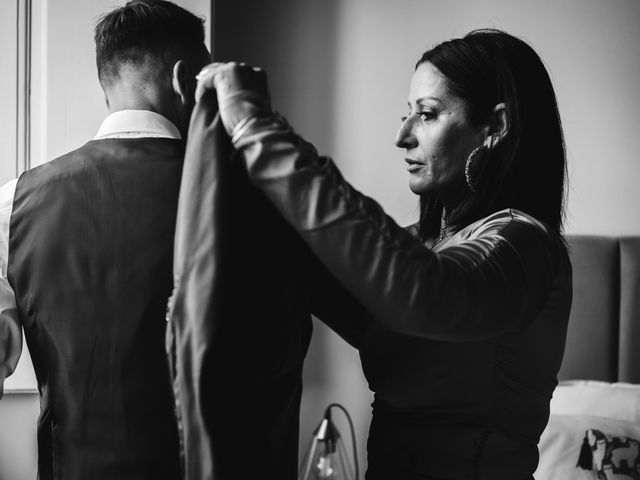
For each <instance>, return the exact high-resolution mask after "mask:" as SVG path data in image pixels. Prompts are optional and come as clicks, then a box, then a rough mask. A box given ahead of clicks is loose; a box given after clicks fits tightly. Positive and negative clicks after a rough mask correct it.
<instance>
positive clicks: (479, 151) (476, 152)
mask: <svg viewBox="0 0 640 480" xmlns="http://www.w3.org/2000/svg"><path fill="white" fill-rule="evenodd" d="M494 142H495V138H494V136H493V135H490V136H488V137H487V138H485V139H484V142H483V143H482V145H480V146H479V147H476V148H474V149H473V150H472V151H471V153H470V154H469V156H468V157H467V162H466V163H465V164H464V178H465V179H466V180H467V186H468V187H469V190H471V191H472V192H475V191H476V190H477V188H478V185H476V184H475V182H474V181H473V180H472V179H471V169H472V168H473V162H475V161H476V159H477V158H478V157H479V156H481V155H484V153H485V152H488V151H489V150H491V149H492V148H493V145H494Z"/></svg>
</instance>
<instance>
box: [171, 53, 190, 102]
mask: <svg viewBox="0 0 640 480" xmlns="http://www.w3.org/2000/svg"><path fill="white" fill-rule="evenodd" d="M188 73H189V66H188V65H187V62H185V61H184V60H178V61H177V62H176V63H175V64H174V65H173V72H172V75H171V85H172V87H173V92H174V93H175V94H176V96H177V97H178V98H180V102H181V103H182V104H183V105H187V104H188V103H189V82H188V78H189V77H188Z"/></svg>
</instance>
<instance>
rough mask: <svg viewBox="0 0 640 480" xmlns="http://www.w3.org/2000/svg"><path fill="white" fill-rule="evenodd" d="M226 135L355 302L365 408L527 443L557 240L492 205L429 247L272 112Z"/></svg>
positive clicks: (565, 282) (556, 356)
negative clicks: (366, 388)
mask: <svg viewBox="0 0 640 480" xmlns="http://www.w3.org/2000/svg"><path fill="white" fill-rule="evenodd" d="M239 105H240V104H239ZM226 108H234V107H233V104H232V106H230V107H229V106H227V107H226ZM239 108H241V106H240V107H239ZM234 140H235V146H236V148H237V149H238V150H239V151H240V152H241V156H242V159H243V161H244V163H245V165H246V168H247V170H248V172H249V178H250V179H251V181H252V182H253V183H254V185H256V186H257V187H258V188H259V189H260V190H261V191H262V192H263V193H264V194H265V195H266V196H267V197H268V198H269V199H270V200H271V201H272V202H273V203H274V204H275V205H276V207H277V208H278V210H279V211H280V213H281V214H282V215H283V216H284V217H285V218H286V219H287V220H288V221H289V222H290V223H291V224H292V225H293V226H294V227H295V228H296V229H297V230H298V232H299V233H300V234H301V235H302V237H303V238H304V239H305V241H306V242H307V244H308V245H309V246H310V247H311V249H312V250H313V251H314V253H315V254H316V255H317V256H318V258H319V259H320V260H321V261H322V263H323V264H324V265H325V266H326V267H327V268H328V270H329V271H330V272H331V273H332V274H333V275H334V276H335V277H336V278H337V279H338V280H339V282H340V283H341V284H343V285H344V286H345V287H346V289H347V290H348V291H349V292H350V293H351V294H352V295H353V296H354V297H355V298H356V299H357V300H358V301H359V302H360V304H361V305H362V306H363V307H364V309H366V310H367V311H368V315H370V318H371V321H369V322H363V321H362V320H361V318H360V319H359V320H358V321H359V322H360V323H359V326H358V327H357V332H353V331H352V332H351V334H352V336H353V337H352V338H355V340H354V341H353V342H352V343H354V344H357V345H358V346H359V348H360V354H361V358H362V363H363V368H364V372H365V374H366V377H367V379H368V381H369V384H370V387H371V389H372V390H373V391H374V392H375V394H376V404H377V407H378V410H379V411H385V412H386V413H389V412H391V414H393V415H394V416H395V418H403V417H405V418H406V419H407V420H409V421H414V422H421V423H424V424H442V423H445V424H455V423H464V424H480V425H486V426H489V427H491V428H494V429H496V430H498V431H501V432H503V433H505V434H506V435H508V436H509V437H510V438H513V439H515V440H516V441H518V442H523V443H526V444H529V445H535V444H536V443H537V441H538V439H539V435H540V433H541V432H542V430H543V429H544V426H545V425H546V422H547V419H548V411H549V400H550V398H551V395H552V392H553V390H554V388H555V386H556V384H557V380H556V375H557V372H558V369H559V367H560V364H561V360H562V355H563V350H564V343H565V337H566V328H567V322H568V317H569V311H570V305H571V264H570V261H569V258H568V255H567V251H566V247H565V244H564V242H563V240H562V238H561V237H560V236H559V235H558V234H556V233H554V232H553V231H552V230H551V229H549V228H547V227H546V226H545V225H544V224H542V223H541V222H539V221H537V220H536V219H534V218H532V217H531V216H529V215H527V214H526V213H523V212H519V211H516V210H503V211H500V212H495V213H494V214H493V215H490V216H489V217H487V218H483V219H480V220H478V221H477V222H475V223H473V224H471V225H468V226H466V227H464V228H462V229H461V230H459V231H458V232H457V233H456V234H455V235H453V236H452V237H451V238H449V239H448V240H447V241H446V242H444V243H443V244H442V245H440V246H439V247H438V248H437V249H435V250H434V249H430V248H427V247H426V246H425V245H424V244H423V243H422V242H421V241H420V240H419V239H418V238H417V236H416V235H415V229H404V228H401V227H400V226H398V225H397V224H396V223H395V222H394V221H393V220H392V219H391V218H390V217H388V216H387V215H386V214H385V213H384V211H383V210H382V208H381V207H380V206H379V205H378V204H377V203H376V202H375V201H374V200H372V199H371V198H368V197H366V196H365V195H362V194H361V193H359V192H358V191H356V190H355V189H354V188H353V187H352V186H351V185H350V184H349V183H348V182H346V181H345V180H344V178H343V177H342V175H341V174H340V172H339V171H338V169H337V168H336V166H335V165H334V163H333V162H332V161H331V160H330V159H328V158H325V157H321V156H319V155H318V154H317V152H316V150H315V149H314V147H313V146H312V145H311V144H309V143H307V142H305V141H304V140H303V139H302V138H300V137H299V136H298V135H296V134H295V132H293V131H292V129H291V128H290V127H289V126H288V125H287V124H286V122H285V121H284V120H283V119H282V118H281V117H279V116H277V115H273V114H269V113H265V114H264V115H258V116H255V117H254V118H253V119H251V120H250V121H249V122H247V123H246V124H245V125H244V127H243V131H242V132H241V133H240V134H237V135H235V136H234ZM324 301H325V302H332V299H331V298H325V299H324ZM341 320H342V322H343V323H344V324H345V325H346V324H347V323H348V322H349V319H348V318H343V319H341ZM354 320H355V319H354ZM329 323H332V324H333V325H337V328H338V329H339V328H340V322H338V323H337V324H336V322H329ZM346 328H351V329H353V328H356V327H353V326H347V327H346ZM375 407H376V405H374V418H375V415H376V408H375ZM534 467H535V465H534Z"/></svg>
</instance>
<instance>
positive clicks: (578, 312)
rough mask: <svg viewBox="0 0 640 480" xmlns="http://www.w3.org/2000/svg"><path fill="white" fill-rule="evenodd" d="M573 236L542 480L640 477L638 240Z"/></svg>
mask: <svg viewBox="0 0 640 480" xmlns="http://www.w3.org/2000/svg"><path fill="white" fill-rule="evenodd" d="M567 240H568V244H569V248H570V252H569V253H570V256H571V261H572V264H573V290H574V291H573V305H572V309H571V318H570V322H569V331H568V334H567V346H566V350H565V355H564V360H563V364H562V368H561V370H560V373H559V376H558V377H559V380H560V385H559V386H558V388H557V389H556V391H555V393H554V398H553V399H552V402H551V416H550V419H549V424H548V425H547V428H546V430H545V432H544V433H543V435H542V438H541V441H540V444H539V448H540V464H539V467H538V471H537V473H536V479H537V480H574V479H575V480H579V479H598V480H611V479H616V480H623V479H625V480H627V479H640V445H639V441H640V237H620V238H614V237H603V236H586V235H584V236H577V235H574V236H569V237H568V238H567Z"/></svg>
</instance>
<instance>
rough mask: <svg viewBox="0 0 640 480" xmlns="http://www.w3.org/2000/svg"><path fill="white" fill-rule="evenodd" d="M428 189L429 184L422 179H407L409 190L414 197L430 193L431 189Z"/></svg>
mask: <svg viewBox="0 0 640 480" xmlns="http://www.w3.org/2000/svg"><path fill="white" fill-rule="evenodd" d="M429 187H430V185H429V183H428V182H425V181H424V180H422V179H415V180H414V179H413V178H410V179H409V190H411V191H412V192H413V193H415V194H416V195H425V194H428V193H429V192H430V191H431V188H429Z"/></svg>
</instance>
